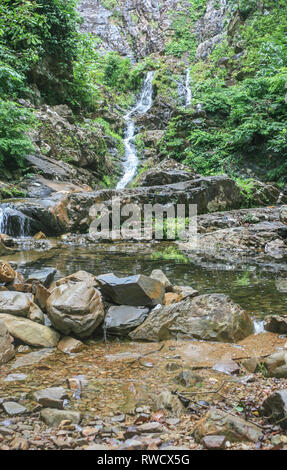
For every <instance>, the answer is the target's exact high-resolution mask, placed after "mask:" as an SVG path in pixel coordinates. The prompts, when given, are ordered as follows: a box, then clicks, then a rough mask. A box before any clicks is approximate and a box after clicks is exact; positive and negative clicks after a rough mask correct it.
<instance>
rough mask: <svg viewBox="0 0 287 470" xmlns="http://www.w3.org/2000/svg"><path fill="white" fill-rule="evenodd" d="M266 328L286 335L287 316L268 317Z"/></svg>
mask: <svg viewBox="0 0 287 470" xmlns="http://www.w3.org/2000/svg"><path fill="white" fill-rule="evenodd" d="M264 329H265V330H266V331H271V332H272V333H279V334H280V335H285V334H286V333H287V317H286V316H280V315H272V316H271V317H268V318H267V320H266V322H265V324H264Z"/></svg>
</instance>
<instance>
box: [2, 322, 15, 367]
mask: <svg viewBox="0 0 287 470" xmlns="http://www.w3.org/2000/svg"><path fill="white" fill-rule="evenodd" d="M14 356H15V350H14V346H13V344H12V342H11V337H10V335H9V331H8V329H7V327H6V326H5V324H4V323H3V322H2V321H0V365H1V364H5V363H6V362H8V361H10V359H12V358H13V357H14Z"/></svg>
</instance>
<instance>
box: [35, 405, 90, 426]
mask: <svg viewBox="0 0 287 470" xmlns="http://www.w3.org/2000/svg"><path fill="white" fill-rule="evenodd" d="M41 418H42V420H43V421H44V423H46V424H47V426H51V427H57V426H59V425H60V424H61V422H62V421H66V420H68V421H71V422H72V423H73V424H79V423H80V421H81V413H79V412H78V411H71V410H56V409H54V408H45V409H44V410H42V411H41Z"/></svg>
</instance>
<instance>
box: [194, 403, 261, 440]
mask: <svg viewBox="0 0 287 470" xmlns="http://www.w3.org/2000/svg"><path fill="white" fill-rule="evenodd" d="M218 434H220V435H223V436H225V437H226V438H227V439H228V440H229V441H231V442H237V441H252V442H257V441H259V440H260V439H261V438H262V437H263V434H262V431H261V429H260V428H259V427H257V426H255V425H254V424H251V423H249V422H248V421H245V420H244V419H242V418H239V417H237V416H233V415H230V414H228V413H225V412H223V411H220V410H216V409H211V410H210V411H209V412H208V413H207V415H206V416H205V417H204V418H203V419H202V420H201V421H200V422H199V424H198V426H197V428H196V430H195V438H196V440H197V441H200V440H201V438H203V437H205V436H211V435H218Z"/></svg>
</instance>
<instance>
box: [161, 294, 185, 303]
mask: <svg viewBox="0 0 287 470" xmlns="http://www.w3.org/2000/svg"><path fill="white" fill-rule="evenodd" d="M180 300H181V298H180V295H178V294H175V293H174V292H167V293H166V294H165V295H164V298H163V305H170V304H175V303H176V302H180Z"/></svg>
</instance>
